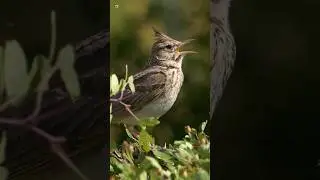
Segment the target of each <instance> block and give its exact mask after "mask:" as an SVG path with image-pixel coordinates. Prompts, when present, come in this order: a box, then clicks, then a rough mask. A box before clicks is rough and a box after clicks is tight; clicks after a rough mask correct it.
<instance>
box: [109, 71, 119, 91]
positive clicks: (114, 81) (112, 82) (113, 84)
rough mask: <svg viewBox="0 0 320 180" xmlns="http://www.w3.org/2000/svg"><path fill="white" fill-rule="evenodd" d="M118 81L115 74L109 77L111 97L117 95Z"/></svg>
mask: <svg viewBox="0 0 320 180" xmlns="http://www.w3.org/2000/svg"><path fill="white" fill-rule="evenodd" d="M119 88H120V86H119V80H118V77H117V75H115V74H112V75H111V76H110V90H111V96H113V95H115V94H117V93H118V91H119Z"/></svg>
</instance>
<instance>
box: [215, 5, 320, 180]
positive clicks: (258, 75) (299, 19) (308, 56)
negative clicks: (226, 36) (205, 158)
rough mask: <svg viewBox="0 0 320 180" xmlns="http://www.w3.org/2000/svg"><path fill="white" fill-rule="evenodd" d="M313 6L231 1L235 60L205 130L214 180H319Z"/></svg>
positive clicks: (318, 26)
mask: <svg viewBox="0 0 320 180" xmlns="http://www.w3.org/2000/svg"><path fill="white" fill-rule="evenodd" d="M319 8H320V1H316V0H305V1H298V0H281V1H279V0H260V1H255V0H234V1H233V2H232V5H231V12H230V16H231V17H230V19H231V27H232V31H233V34H234V36H235V39H236V43H237V61H236V66H235V69H234V72H233V74H232V77H231V79H230V80H229V82H228V85H227V88H226V89H225V92H224V96H223V98H222V100H221V102H220V105H219V106H218V109H217V111H216V113H215V116H214V117H213V121H212V123H213V125H212V126H211V127H212V139H213V140H214V144H215V147H214V151H213V161H214V165H215V166H214V167H215V170H214V176H215V179H216V180H224V179H259V180H273V179H301V180H307V179H308V180H309V179H320V171H319V167H318V166H317V163H318V159H319V158H320V148H319V144H320V131H319V127H320V114H319V102H320V93H319V92H320V86H319V83H320V73H319V65H320V61H319V60H320V57H319V40H320V34H319V32H320V23H319V16H320V15H319Z"/></svg>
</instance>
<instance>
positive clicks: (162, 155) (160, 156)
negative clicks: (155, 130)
mask: <svg viewBox="0 0 320 180" xmlns="http://www.w3.org/2000/svg"><path fill="white" fill-rule="evenodd" d="M152 152H153V154H154V155H155V156H156V157H157V158H158V159H161V160H163V161H164V162H166V163H169V164H173V161H172V157H171V156H170V155H169V154H167V153H163V152H161V151H158V150H157V149H154V150H152Z"/></svg>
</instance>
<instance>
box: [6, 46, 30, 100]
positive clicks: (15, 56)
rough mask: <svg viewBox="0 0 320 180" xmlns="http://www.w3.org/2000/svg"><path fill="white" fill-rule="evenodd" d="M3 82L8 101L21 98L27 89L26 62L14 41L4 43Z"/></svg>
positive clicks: (20, 49)
mask: <svg viewBox="0 0 320 180" xmlns="http://www.w3.org/2000/svg"><path fill="white" fill-rule="evenodd" d="M4 81H5V89H6V93H7V95H8V98H9V99H12V98H14V97H23V96H24V95H25V94H26V93H27V91H28V89H29V77H28V73H27V60H26V58H25V54H24V52H23V50H22V48H21V46H20V45H19V43H18V42H17V41H16V40H12V41H6V43H5V49H4Z"/></svg>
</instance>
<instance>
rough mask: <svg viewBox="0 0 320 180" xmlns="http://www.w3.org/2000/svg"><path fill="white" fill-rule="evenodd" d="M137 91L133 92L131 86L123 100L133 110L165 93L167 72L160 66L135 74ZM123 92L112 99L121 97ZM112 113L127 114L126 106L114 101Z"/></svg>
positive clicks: (126, 90)
mask: <svg viewBox="0 0 320 180" xmlns="http://www.w3.org/2000/svg"><path fill="white" fill-rule="evenodd" d="M133 78H134V82H133V83H134V85H135V92H134V93H132V92H131V91H130V89H129V88H126V89H125V91H124V92H123V96H122V100H121V101H122V102H123V103H125V104H128V105H130V109H131V111H133V112H137V111H139V110H140V109H141V108H142V107H143V106H144V105H146V104H148V103H150V102H152V101H154V100H155V99H157V98H158V97H160V96H161V95H162V94H163V93H164V86H165V83H166V78H167V77H166V74H165V73H164V72H162V70H161V69H160V68H154V67H153V68H149V69H145V70H144V71H141V72H140V73H138V74H135V75H134V76H133ZM120 96H121V93H118V94H116V95H114V96H113V97H111V98H112V99H118V98H120ZM112 114H113V115H115V116H117V115H120V116H121V115H123V114H127V112H126V109H125V107H124V106H123V105H122V104H120V103H118V102H112Z"/></svg>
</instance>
